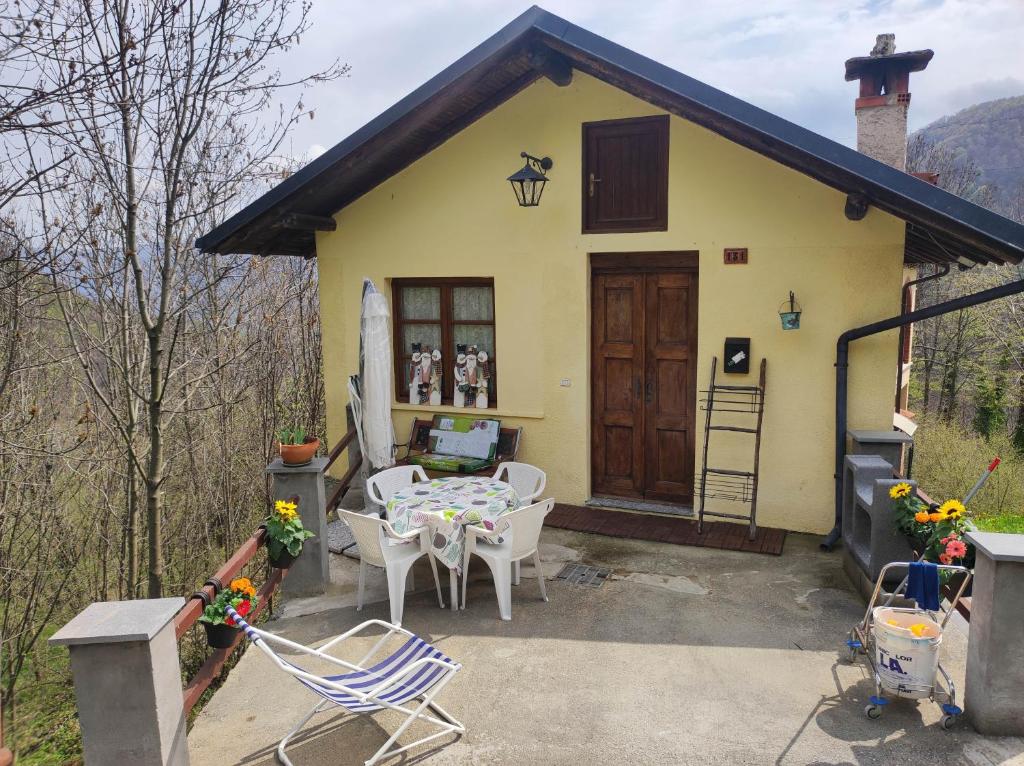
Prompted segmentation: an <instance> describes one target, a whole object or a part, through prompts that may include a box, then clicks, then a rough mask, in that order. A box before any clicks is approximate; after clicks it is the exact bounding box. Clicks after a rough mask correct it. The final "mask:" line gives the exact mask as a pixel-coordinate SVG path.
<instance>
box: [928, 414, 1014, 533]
mask: <svg viewBox="0 0 1024 766" xmlns="http://www.w3.org/2000/svg"><path fill="white" fill-rule="evenodd" d="M914 445H915V446H914V466H913V477H914V478H915V479H916V480H917V481H918V483H919V484H920V486H921V489H922V490H923V491H924V492H926V493H927V494H928V495H930V496H931V497H932V499H934V500H935V501H936V502H939V503H941V502H942V501H944V500H946V499H949V498H958V499H962V498H963V496H964V495H965V494H967V492H968V491H969V490H970V489H971V487H973V486H974V482H976V481H977V480H978V477H979V476H981V472H982V471H983V470H985V468H986V466H988V464H989V463H990V462H991V461H992V458H994V457H997V456H998V457H1001V458H1002V459H1003V462H1002V464H1001V465H1000V466H999V468H997V469H996V471H995V473H993V474H992V476H991V478H989V480H988V482H987V483H986V484H985V486H984V488H982V490H981V491H980V492H979V493H978V494H977V496H975V498H974V499H973V500H972V501H971V502H970V503H969V504H968V506H967V510H968V513H969V514H970V518H971V520H972V521H974V523H975V524H976V525H977V526H978V528H979V529H984V530H988V531H993V532H1018V533H1022V534H1024V458H1022V457H1021V456H1020V455H1019V454H1018V453H1017V452H1016V451H1015V450H1014V449H1013V446H1012V444H1011V443H1010V439H1009V437H1008V436H1007V435H1006V434H1005V433H1003V432H1000V433H996V434H993V435H992V437H991V439H990V440H989V441H985V440H984V439H983V438H982V437H980V436H976V435H974V434H970V433H968V432H966V431H964V430H963V429H961V428H960V427H958V426H956V425H952V424H949V423H943V422H942V421H940V420H938V419H927V420H922V421H921V425H920V428H918V430H917V433H915V434H914Z"/></svg>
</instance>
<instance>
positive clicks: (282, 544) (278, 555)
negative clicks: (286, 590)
mask: <svg viewBox="0 0 1024 766" xmlns="http://www.w3.org/2000/svg"><path fill="white" fill-rule="evenodd" d="M264 526H265V527H266V529H267V556H268V557H269V558H270V563H271V565H272V566H275V567H277V568H278V569H287V568H288V567H290V566H291V565H292V563H293V562H294V561H295V559H296V558H297V557H298V555H299V554H300V553H302V545H303V543H305V542H306V540H308V539H309V538H311V537H313V533H312V532H310V531H309V530H307V529H306V528H305V527H303V526H302V519H301V518H299V504H298V498H292V499H291V500H278V501H276V502H275V503H274V510H273V512H272V513H271V514H270V515H269V516H268V517H267V519H266V521H265V522H264Z"/></svg>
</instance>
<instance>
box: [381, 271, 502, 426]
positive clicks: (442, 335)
mask: <svg viewBox="0 0 1024 766" xmlns="http://www.w3.org/2000/svg"><path fill="white" fill-rule="evenodd" d="M391 290H392V306H393V307H394V308H393V312H394V325H395V338H394V344H395V394H396V396H397V399H398V401H400V402H407V401H409V383H410V380H412V379H413V378H414V370H413V351H414V347H415V348H417V349H418V350H419V351H420V353H422V352H423V351H425V350H428V349H429V350H430V351H433V350H434V349H437V350H440V352H441V361H440V363H439V364H438V365H437V371H438V372H439V373H440V375H439V377H440V389H441V404H449V405H450V404H453V403H456V396H455V394H456V381H455V377H456V375H455V367H456V363H457V360H458V351H459V350H464V351H470V350H472V349H473V348H475V349H476V350H477V359H478V361H477V362H476V367H475V369H474V370H473V371H472V372H471V374H472V376H473V379H474V383H475V384H476V385H474V386H473V389H472V390H473V391H474V392H479V389H480V381H481V380H486V394H487V406H488V407H495V406H497V401H498V388H497V374H496V370H497V352H496V349H495V336H494V280H493V279H491V278H485V277H452V278H445V279H434V278H408V279H407V278H396V279H392V280H391ZM463 347H464V349H463ZM480 352H484V354H486V361H483V360H484V356H483V355H481V354H480ZM423 364H424V366H425V367H426V366H429V364H428V363H427V362H424V363H423ZM429 376H430V375H429V373H427V374H425V375H424V376H423V377H425V378H427V377H429ZM459 398H460V399H461V400H462V401H464V402H465V403H466V404H468V405H469V406H473V403H472V402H474V401H475V400H467V399H466V392H465V391H463V392H462V393H461V396H460V397H459ZM427 405H429V402H427V403H426V404H425V406H427Z"/></svg>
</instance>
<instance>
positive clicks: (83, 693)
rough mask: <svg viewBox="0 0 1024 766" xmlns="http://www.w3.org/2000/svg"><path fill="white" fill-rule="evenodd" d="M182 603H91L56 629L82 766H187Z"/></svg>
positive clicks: (53, 640)
mask: <svg viewBox="0 0 1024 766" xmlns="http://www.w3.org/2000/svg"><path fill="white" fill-rule="evenodd" d="M184 605H185V599H183V598H159V599H151V600H140V601H105V602H100V603H95V604H90V605H89V606H88V607H86V608H85V609H84V610H83V611H82V612H81V613H79V615H78V616H77V617H75V618H74V619H73V620H71V622H69V623H68V624H67V625H65V626H64V627H63V628H61V629H60V630H58V631H57V632H56V633H55V634H54V635H53V637H52V638H51V639H50V643H51V644H59V645H62V646H67V647H68V649H69V651H70V652H71V672H72V674H73V675H74V679H75V700H76V703H77V705H78V719H79V722H80V724H81V727H82V745H83V748H84V751H85V763H86V766H110V764H115V763H124V764H128V763H130V764H132V766H188V763H189V759H188V742H187V741H186V739H185V711H184V710H183V709H182V705H183V704H184V703H183V698H182V691H181V668H180V666H179V664H178V642H177V639H176V638H175V636H174V622H173V620H174V615H175V613H176V612H177V611H178V610H179V609H181V607H183V606H184Z"/></svg>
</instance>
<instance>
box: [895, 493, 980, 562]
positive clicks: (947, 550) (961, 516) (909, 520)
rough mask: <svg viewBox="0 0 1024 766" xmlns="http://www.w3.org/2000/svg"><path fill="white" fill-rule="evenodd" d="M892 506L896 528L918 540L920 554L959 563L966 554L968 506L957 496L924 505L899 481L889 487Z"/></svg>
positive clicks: (927, 557) (927, 559)
mask: <svg viewBox="0 0 1024 766" xmlns="http://www.w3.org/2000/svg"><path fill="white" fill-rule="evenodd" d="M889 497H890V498H891V499H892V501H893V505H894V509H895V523H896V528H897V529H899V530H900V531H901V532H903V533H904V534H905V535H907V536H908V537H910V538H911V539H913V540H916V541H917V542H919V543H920V545H921V547H922V548H923V549H924V552H923V554H922V558H923V559H924V560H926V561H937V562H938V563H940V564H962V563H963V561H964V559H966V558H968V553H969V550H968V546H967V543H966V542H965V541H964V533H965V532H966V531H967V529H968V522H967V508H965V507H964V504H963V503H961V502H960V501H959V500H947V501H946V502H944V503H943V504H942V505H932V506H928V505H925V504H924V503H923V502H921V500H919V499H918V498H917V496H916V494H915V492H914V488H913V487H911V486H910V485H909V484H908V483H907V482H905V481H901V482H900V483H899V484H894V485H893V486H892V487H891V488H890V489H889Z"/></svg>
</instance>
